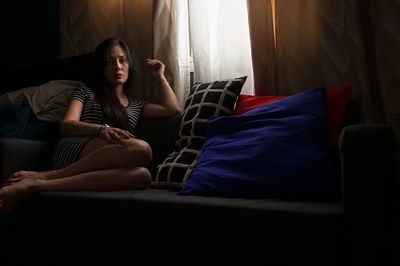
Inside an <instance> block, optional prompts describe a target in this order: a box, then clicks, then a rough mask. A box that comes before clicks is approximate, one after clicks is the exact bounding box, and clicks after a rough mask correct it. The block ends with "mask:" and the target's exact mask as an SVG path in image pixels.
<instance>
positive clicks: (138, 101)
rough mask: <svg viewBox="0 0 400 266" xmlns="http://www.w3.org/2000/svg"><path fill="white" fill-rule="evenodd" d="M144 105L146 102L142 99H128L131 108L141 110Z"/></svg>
mask: <svg viewBox="0 0 400 266" xmlns="http://www.w3.org/2000/svg"><path fill="white" fill-rule="evenodd" d="M145 103H146V101H145V100H143V99H139V98H132V97H129V105H130V106H131V107H140V108H142V107H143V105H144V104H145Z"/></svg>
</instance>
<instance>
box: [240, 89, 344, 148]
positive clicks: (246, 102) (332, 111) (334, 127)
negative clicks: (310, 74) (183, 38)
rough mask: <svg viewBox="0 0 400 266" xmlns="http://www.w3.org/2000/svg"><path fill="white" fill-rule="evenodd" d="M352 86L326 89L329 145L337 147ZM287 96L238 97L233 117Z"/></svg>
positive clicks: (243, 95)
mask: <svg viewBox="0 0 400 266" xmlns="http://www.w3.org/2000/svg"><path fill="white" fill-rule="evenodd" d="M351 90H352V85H351V84H347V85H345V86H342V87H337V88H329V89H327V101H328V117H329V143H330V145H331V146H332V147H337V146H338V142H339V135H340V132H341V130H342V128H343V126H344V122H345V118H346V111H347V106H348V103H349V101H350V96H351ZM286 97H287V96H253V95H245V94H241V95H239V99H238V102H237V105H236V107H235V110H234V111H233V115H241V114H243V113H245V112H247V111H249V110H252V109H254V108H257V107H259V106H261V105H264V104H268V103H272V102H275V101H278V100H282V99H284V98H286Z"/></svg>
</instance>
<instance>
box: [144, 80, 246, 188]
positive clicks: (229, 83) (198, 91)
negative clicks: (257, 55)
mask: <svg viewBox="0 0 400 266" xmlns="http://www.w3.org/2000/svg"><path fill="white" fill-rule="evenodd" d="M246 78H247V77H246V76H245V77H240V78H234V79H229V80H218V81H213V82H201V83H196V84H195V85H194V86H193V88H192V90H191V92H190V94H189V96H188V98H187V100H186V104H185V108H184V111H183V115H182V118H181V126H180V130H179V136H178V140H177V141H176V143H175V149H174V151H173V152H172V153H171V154H169V155H168V156H167V158H166V159H165V160H164V161H163V163H162V164H160V165H159V166H158V167H157V174H156V176H155V178H153V182H152V185H153V187H170V188H182V187H183V185H184V184H186V182H187V180H188V178H189V176H190V174H191V172H192V170H193V168H194V167H195V166H196V164H197V161H198V157H199V155H200V152H201V149H202V148H203V145H204V141H205V139H206V130H207V124H208V119H209V118H210V117H211V116H229V115H231V114H232V111H233V109H234V106H235V104H236V101H237V98H238V96H239V94H240V92H241V90H242V87H243V85H244V83H245V81H246Z"/></svg>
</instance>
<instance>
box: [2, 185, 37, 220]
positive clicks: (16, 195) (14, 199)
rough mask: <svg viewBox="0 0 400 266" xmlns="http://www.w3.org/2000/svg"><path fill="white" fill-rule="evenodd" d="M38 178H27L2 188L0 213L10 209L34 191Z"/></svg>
mask: <svg viewBox="0 0 400 266" xmlns="http://www.w3.org/2000/svg"><path fill="white" fill-rule="evenodd" d="M36 182H37V180H34V179H30V178H26V179H23V180H21V181H20V182H18V183H16V184H13V185H10V186H6V187H3V188H1V189H0V213H6V212H8V211H10V210H11V209H12V208H13V207H14V206H15V205H16V204H17V203H18V202H20V201H21V200H23V199H24V198H26V197H27V196H29V195H31V194H32V193H33V192H34V189H33V187H34V184H35V183H36Z"/></svg>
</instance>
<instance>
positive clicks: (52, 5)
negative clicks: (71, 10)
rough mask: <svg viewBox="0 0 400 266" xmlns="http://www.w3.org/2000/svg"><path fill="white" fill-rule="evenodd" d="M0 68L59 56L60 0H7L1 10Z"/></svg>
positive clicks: (24, 64)
mask: <svg viewBox="0 0 400 266" xmlns="http://www.w3.org/2000/svg"><path fill="white" fill-rule="evenodd" d="M0 17H1V18H0V30H1V33H2V36H3V38H2V44H1V45H2V47H1V50H2V63H1V67H0V68H1V70H7V69H15V68H22V67H27V66H32V65H37V64H42V63H46V62H49V61H53V60H55V59H58V58H59V55H60V31H59V25H60V23H59V0H42V1H21V0H16V1H7V2H5V3H4V4H2V8H1V11H0Z"/></svg>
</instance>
